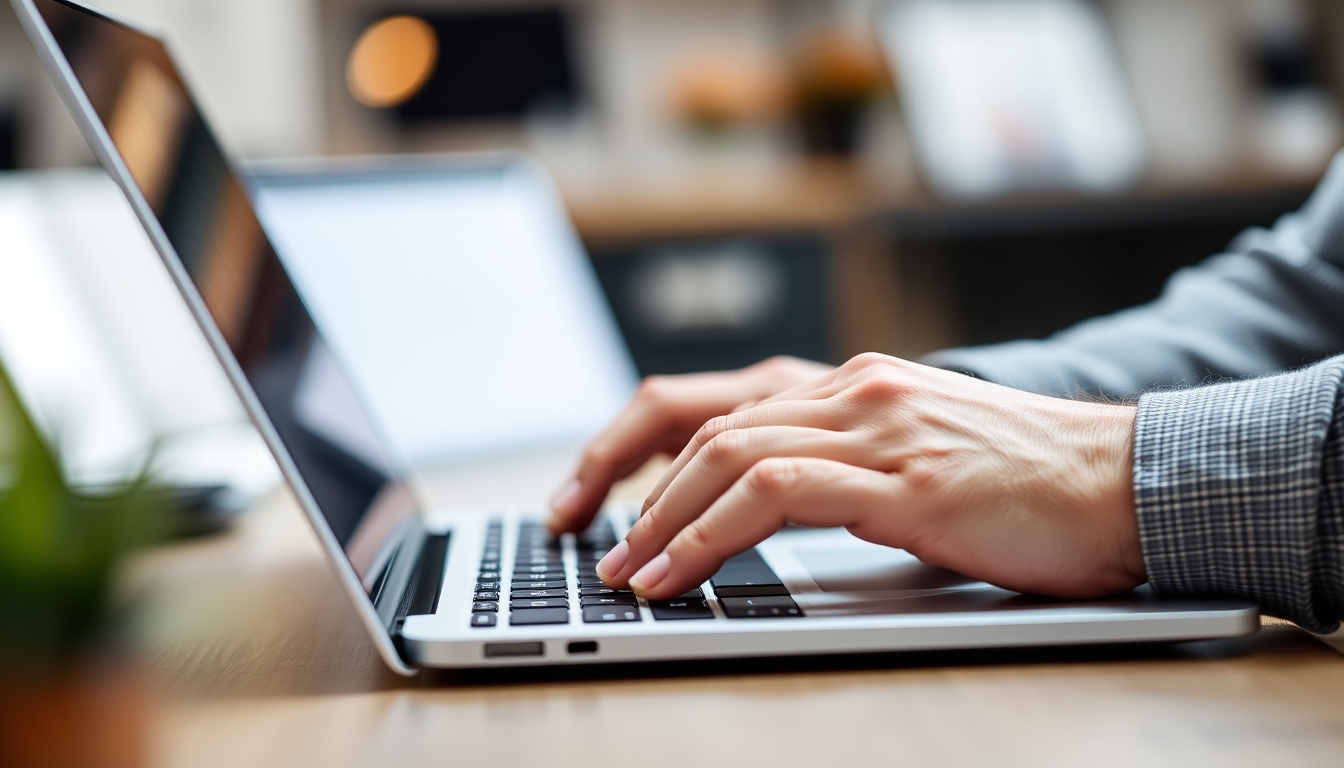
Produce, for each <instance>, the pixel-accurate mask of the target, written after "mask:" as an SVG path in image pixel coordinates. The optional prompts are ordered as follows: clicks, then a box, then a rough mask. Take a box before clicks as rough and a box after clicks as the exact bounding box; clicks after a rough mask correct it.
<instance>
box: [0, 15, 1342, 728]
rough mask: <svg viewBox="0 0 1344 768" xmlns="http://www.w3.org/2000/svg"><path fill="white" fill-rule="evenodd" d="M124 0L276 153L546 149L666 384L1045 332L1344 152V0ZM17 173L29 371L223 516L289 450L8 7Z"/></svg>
mask: <svg viewBox="0 0 1344 768" xmlns="http://www.w3.org/2000/svg"><path fill="white" fill-rule="evenodd" d="M102 4H103V5H104V6H106V7H108V8H110V9H112V10H114V11H117V12H120V13H124V14H126V15H127V16H129V17H131V18H134V19H137V20H142V21H146V22H149V23H150V24H151V25H153V26H156V27H158V28H159V29H161V30H163V31H164V32H165V33H166V35H167V37H168V39H169V40H170V42H171V43H172V46H173V48H174V49H175V52H176V55H177V58H178V61H179V63H180V65H181V66H182V67H183V69H184V70H185V72H186V75H187V76H188V78H189V80H190V81H191V84H192V85H193V87H194V89H195V92H196V94H197V96H198V97H199V99H200V100H201V102H202V106H203V107H204V109H205V111H206V112H207V114H208V115H209V116H210V118H211V122H212V123H213V125H214V126H215V127H216V128H217V130H218V131H219V134H220V138H221V139H222V140H223V142H224V144H225V145H226V146H227V147H228V149H229V150H230V151H231V152H232V153H233V155H234V156H235V157H237V158H240V159H242V160H243V161H244V162H245V163H250V164H252V165H251V167H252V168H254V169H264V168H266V167H273V166H267V162H270V161H276V160H279V159H285V158H330V157H349V156H364V155H403V154H414V153H454V152H479V151H489V150H521V151H524V152H527V153H530V154H531V155H533V156H535V157H536V158H538V159H540V161H541V162H542V163H543V164H544V165H545V166H546V168H548V169H549V171H550V173H551V174H552V175H553V176H554V177H555V180H556V182H557V185H558V189H559V192H560V196H561V198H562V200H563V205H564V206H565V207H566V208H567V210H568V212H569V214H570V216H571V218H572V220H573V222H574V226H575V228H576V230H577V233H578V235H579V238H580V239H581V243H582V246H583V247H582V249H581V250H582V252H583V253H582V258H586V259H590V260H591V263H592V265H593V267H594V268H595V271H596V274H597V276H598V278H599V281H600V284H601V288H602V290H603V291H604V292H605V295H606V298H607V300H608V301H609V303H610V306H611V309H612V310H613V313H614V315H615V317H616V319H617V321H618V323H619V325H620V330H621V332H622V335H623V337H624V341H625V343H626V344H627V345H628V346H629V348H630V350H631V352H632V353H633V358H634V362H635V364H636V365H637V367H638V369H639V373H641V374H653V373H675V372H685V371H695V370H707V369H723V368H730V367H737V366H742V365H746V364H749V363H752V362H755V361H757V360H759V359H761V358H764V357H767V356H769V355H774V354H793V355H798V356H801V357H807V358H812V359H816V360H823V361H831V362H841V361H843V360H845V359H847V358H848V357H850V356H852V355H854V354H857V353H859V352H864V351H879V352H885V353H890V354H894V355H900V356H903V357H907V358H917V357H919V356H920V355H923V354H925V353H928V352H931V351H933V350H936V349H940V348H944V347H949V346H957V345H966V344H984V343H992V342H996V341H1003V340H1008V339H1015V338H1022V337H1041V336H1045V335H1048V334H1050V333H1052V332H1054V331H1057V330H1060V329H1062V328H1065V327H1067V326H1068V325H1070V324H1072V323H1074V322H1077V321H1079V320H1082V319H1084V318H1087V317H1090V316H1093V315H1097V314H1101V313H1105V312H1109V311H1113V310H1117V309H1120V308H1123V307H1126V306H1129V305H1133V304H1136V303H1140V302H1143V301H1146V300H1149V299H1151V298H1154V297H1155V296H1156V295H1157V294H1158V292H1159V290H1160V288H1161V286H1162V284H1163V282H1164V281H1165V280H1166V278H1167V277H1168V276H1169V275H1170V274H1171V273H1172V272H1174V271H1175V270H1177V269H1179V268H1181V267H1183V266H1186V265H1190V264H1193V263H1196V262H1198V261H1200V260H1201V259H1203V258H1205V257H1207V256H1209V255H1212V254H1214V253H1216V252H1218V251H1219V250H1220V249H1221V248H1223V247H1224V246H1225V245H1226V244H1227V243H1228V242H1229V241H1230V239H1231V238H1232V237H1233V236H1234V235H1235V234H1236V233H1237V232H1239V231H1240V230H1242V229H1244V228H1245V227H1248V226H1252V225H1268V224H1270V223H1272V222H1273V221H1274V220H1275V219H1276V218H1277V217H1278V216H1280V215H1282V214H1284V213H1286V212H1288V211H1291V210H1293V209H1295V208H1296V207H1298V206H1299V205H1300V204H1301V203H1302V202H1303V201H1304V200H1305V199H1306V197H1307V195H1308V194H1309V192H1310V190H1311V189H1312V187H1313V186H1314V184H1315V183H1316V181H1317V179H1318V178H1319V177H1320V174H1321V173H1322V171H1323V170H1324V168H1325V166H1326V164H1327V163H1328V162H1329V160H1330V158H1331V156H1332V155H1333V153H1334V152H1335V151H1336V149H1337V148H1338V147H1339V146H1340V145H1341V143H1344V108H1342V107H1341V104H1344V101H1342V100H1344V3H1340V2H1338V0H103V3H102ZM0 171H4V173H0V356H3V367H4V368H5V369H7V370H8V372H9V373H10V374H12V375H13V378H14V379H15V382H16V385H17V389H19V390H21V392H20V394H28V395H32V394H33V393H36V394H37V395H38V397H37V398H36V399H38V400H42V401H43V402H42V403H38V405H45V406H47V407H46V408H45V409H44V408H41V407H39V408H35V409H34V410H37V411H44V413H38V414H37V417H36V418H38V420H39V421H42V420H44V417H45V423H44V424H43V426H44V427H45V432H46V434H47V436H48V437H52V436H53V435H54V442H56V443H58V444H59V447H61V448H62V449H63V451H64V454H65V455H64V457H63V458H64V459H65V460H66V461H67V465H68V464H69V463H70V462H71V461H73V463H74V464H76V465H78V466H79V467H81V468H82V469H83V470H84V471H82V472H76V473H75V474H77V475H79V476H80V477H79V478H77V479H82V480H84V481H88V482H97V481H98V480H100V479H101V478H103V477H104V476H106V477H114V478H115V477H124V476H125V474H126V466H124V465H125V462H126V456H127V455H128V446H131V447H132V448H134V447H135V446H142V447H143V446H145V445H153V446H154V449H155V457H156V458H155V461H156V467H155V469H156V474H157V475H158V476H159V477H161V478H162V479H163V480H165V481H166V482H167V483H169V484H171V485H173V486H174V487H175V488H177V489H179V490H182V489H185V490H187V491H190V492H191V493H192V494H195V495H194V496H191V497H190V499H188V500H186V501H183V500H182V499H175V500H174V501H175V502H176V505H177V506H187V507H192V506H194V507H197V508H199V509H197V513H198V514H195V515H194V516H191V517H187V518H184V519H185V520H187V523H188V524H182V523H179V524H178V529H175V530H174V532H175V533H180V534H182V535H187V534H192V533H204V532H211V531H216V530H220V529H222V528H225V527H227V526H228V525H229V521H230V520H231V519H232V518H231V517H230V514H231V513H232V512H236V511H237V510H240V509H242V508H244V507H245V506H247V505H248V503H249V502H250V501H252V500H254V499H256V498H257V497H259V496H261V495H262V494H264V493H265V492H266V491H267V490H268V489H270V488H273V487H274V486H275V484H276V482H277V476H276V473H275V470H274V465H273V463H272V461H271V459H270V457H269V455H268V454H267V453H266V451H265V449H264V447H263V446H262V445H261V444H260V442H259V440H258V438H257V436H256V434H255V432H254V431H253V430H252V428H251V427H250V425H249V424H248V423H247V421H246V419H245V418H244V414H243V411H242V409H241V407H240V406H239V405H238V402H237V400H236V398H235V396H234V394H233V392H232V391H231V389H230V387H229V385H228V382H227V381H226V380H225V379H224V377H223V376H222V374H221V373H220V371H219V368H218V366H217V364H216V363H215V361H214V360H213V359H212V355H211V352H210V350H209V349H208V348H207V347H206V346H205V345H204V343H203V341H202V339H201V337H200V334H199V332H198V331H197V330H196V328H195V327H194V325H193V323H192V321H191V319H190V317H189V316H188V314H187V312H186V310H185V309H184V307H183V306H182V304H181V302H180V299H179V298H178V297H177V296H176V294H175V289H174V288H173V286H172V285H171V283H170V282H169V280H168V278H167V276H166V275H165V274H164V272H163V270H162V267H161V265H160V264H159V263H158V259H157V257H156V256H155V254H154V253H153V251H152V249H151V248H150V246H149V243H148V240H147V239H146V237H145V235H144V233H143V231H142V230H141V228H140V227H139V225H138V224H137V223H136V222H135V220H134V218H133V216H132V215H131V213H130V210H129V208H128V206H127V205H126V203H125V201H124V199H123V198H122V196H121V193H120V192H119V191H118V190H117V189H116V188H115V187H114V186H113V185H112V184H111V183H110V181H109V180H108V179H107V178H106V177H105V176H104V175H103V173H102V171H101V170H98V169H97V168H96V165H95V163H94V159H93V156H92V154H91V153H90V151H89V149H88V147H87V146H86V144H85V142H84V140H83V139H82V138H81V136H80V134H79V131H78V130H77V128H76V127H75V125H74V123H73V122H72V120H71V118H70V117H69V115H68V113H67V111H66V109H65V107H64V106H63V105H62V103H61V101H60V99H59V97H58V95H57V94H56V92H55V90H54V89H53V88H52V86H51V85H50V84H49V83H48V81H47V78H46V76H45V74H44V73H43V71H42V69H41V67H40V66H39V64H38V61H37V59H36V57H35V54H34V53H33V51H32V48H31V46H30V45H29V44H28V42H27V40H26V39H25V38H24V35H23V33H22V32H21V30H20V29H19V27H18V23H17V21H16V19H15V18H14V16H13V14H12V12H11V10H10V8H9V6H8V4H7V3H0ZM369 257H370V258H382V257H383V256H382V255H380V254H370V255H369ZM380 266H381V265H380ZM338 277H339V276H338ZM439 330H443V329H439ZM448 330H450V331H452V332H454V333H456V332H458V329H456V328H454V329H448ZM473 330H479V329H473ZM426 336H427V334H426ZM417 338H420V337H417ZM505 353H507V350H505ZM529 383H530V382H529ZM28 399H29V400H30V401H31V400H32V399H33V398H31V397H30V398H28ZM28 404H29V405H30V406H32V405H33V403H32V402H29V403H28ZM449 405H453V404H452V403H450V404H449ZM0 437H3V436H2V435H0ZM3 448H4V444H3V441H0V449H3ZM129 455H131V456H132V457H133V458H135V457H137V456H138V457H140V458H141V459H142V458H143V455H144V454H143V451H141V452H140V453H136V451H135V450H131V451H130V454H129ZM0 458H2V457H0ZM568 460H569V458H568V454H566V455H565V456H564V458H563V462H564V463H565V465H564V466H561V467H560V468H559V469H558V470H556V472H557V473H559V472H563V471H565V468H566V467H567V462H568ZM0 463H2V462H0ZM139 466H141V465H140V464H136V463H134V462H132V468H137V467H139ZM67 469H68V466H67ZM550 470H551V467H550V465H547V469H546V471H547V472H550ZM100 473H102V474H100ZM472 473H474V474H475V475H476V476H479V477H481V478H483V479H482V480H481V484H482V485H489V484H490V479H491V478H492V477H494V476H492V475H488V474H482V473H481V472H480V471H479V470H476V469H473V470H471V471H470V472H464V473H463V475H464V476H465V475H467V474H472ZM558 477H560V474H554V475H553V476H552V475H549V474H548V475H546V479H547V481H548V482H549V481H552V480H554V479H555V478H558ZM0 479H3V477H2V476H0ZM458 479H459V480H460V478H458ZM508 490H509V492H510V493H522V494H523V495H530V494H532V490H533V489H531V488H528V489H527V490H525V491H520V490H519V489H518V487H517V486H510V487H509V489H508ZM543 492H544V489H541V490H537V492H536V494H535V497H536V498H540V494H541V493H543ZM529 497H532V496H529ZM291 517H292V515H291ZM296 519H297V518H296ZM267 524H269V523H267ZM259 530H261V534H257V535H255V536H253V537H252V538H246V537H245V538H244V543H246V542H253V543H255V544H256V546H257V547H259V548H261V549H265V550H266V551H268V552H269V551H271V550H273V549H275V547H276V544H275V543H274V542H275V541H277V540H280V539H284V540H286V541H288V540H290V539H294V538H295V537H293V536H288V534H286V536H273V535H271V531H270V530H269V529H259ZM262 534H264V535H262ZM298 538H299V539H302V534H299V535H298ZM304 541H306V539H305V540H304ZM308 543H309V544H311V542H308ZM309 549H310V550H313V551H312V552H309V553H308V554H309V555H312V556H313V557H314V558H315V557H316V555H315V550H314V549H313V548H312V547H311V546H309ZM207 554H208V553H207ZM198 555H201V552H196V554H195V555H193V557H196V556H198ZM197 559H199V560H201V561H202V562H207V564H208V561H209V558H208V557H205V556H203V555H202V556H201V557H198V558H197ZM314 562H315V560H314ZM192 567H200V568H204V567H206V566H198V565H193V566H192ZM101 573H102V572H101V571H99V573H98V575H99V577H100V578H101ZM230 573H231V572H230ZM321 573H322V574H324V573H325V572H321ZM230 578H232V577H230ZM267 578H268V579H269V578H270V577H269V576H268V577H267ZM328 581H329V580H328ZM263 582H264V583H266V584H270V583H271V581H269V580H260V579H259V580H258V583H263ZM321 583H323V584H327V586H330V585H329V584H328V583H327V582H321ZM268 589H269V588H268ZM0 591H2V590H0ZM0 596H3V595H0ZM195 599H196V597H195V595H194V594H191V595H186V594H185V591H184V602H194V601H195ZM331 600H333V601H335V602H336V603H337V604H339V602H340V598H339V596H338V595H337V596H335V597H332V598H331ZM355 636H356V637H359V638H360V639H361V641H362V635H360V634H359V633H358V631H357V627H356V631H355ZM361 647H363V646H361ZM365 651H366V652H367V648H365ZM305 653H306V651H305ZM375 666H376V662H375ZM0 703H2V702H0Z"/></svg>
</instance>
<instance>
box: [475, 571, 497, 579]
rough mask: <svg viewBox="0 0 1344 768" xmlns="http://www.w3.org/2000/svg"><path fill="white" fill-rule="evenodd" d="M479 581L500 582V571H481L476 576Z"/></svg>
mask: <svg viewBox="0 0 1344 768" xmlns="http://www.w3.org/2000/svg"><path fill="white" fill-rule="evenodd" d="M476 580H477V581H499V571H481V572H480V573H478V574H476Z"/></svg>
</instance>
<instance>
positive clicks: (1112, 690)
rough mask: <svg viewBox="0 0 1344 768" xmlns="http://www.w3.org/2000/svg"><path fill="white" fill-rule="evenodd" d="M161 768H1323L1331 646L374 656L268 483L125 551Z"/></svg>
mask: <svg viewBox="0 0 1344 768" xmlns="http://www.w3.org/2000/svg"><path fill="white" fill-rule="evenodd" d="M131 585H132V586H131V588H133V589H138V590H143V592H144V593H145V594H147V595H150V596H151V598H152V599H151V600H150V602H149V605H150V606H151V607H150V609H149V611H148V614H147V615H148V618H149V620H150V621H149V629H148V632H147V634H148V637H149V641H148V648H147V650H148V654H147V662H146V664H147V666H148V668H149V670H150V674H151V676H152V678H153V679H154V680H155V681H156V682H157V683H158V685H159V687H160V688H161V690H162V693H161V695H160V696H159V699H158V701H159V703H158V705H157V706H156V708H155V717H154V723H155V731H154V736H153V745H154V746H153V751H154V755H155V758H156V761H157V763H158V764H162V765H165V766H215V765H219V766H255V767H260V766H270V765H276V766H286V767H287V768H288V767H289V766H296V765H322V766H383V765H430V764H433V765H452V766H468V765H500V766H512V765H517V766H529V767H535V768H557V767H559V766H570V765H574V766H579V765H582V766H621V767H622V768H628V767H629V766H632V765H638V766H677V768H685V767H686V766H688V765H693V764H696V763H702V764H704V763H709V764H715V765H741V766H748V765H770V766H792V765H809V766H819V765H845V764H854V765H868V764H898V765H907V764H908V765H963V764H965V765H996V766H1003V765H1031V766H1054V765H1059V766H1078V765H1088V766H1108V765H1126V766H1128V765H1182V766H1186V765H1219V766H1222V765H1295V766H1309V765H1322V766H1324V765H1339V764H1340V763H1341V761H1342V760H1344V757H1341V755H1344V658H1341V657H1340V656H1339V655H1337V654H1335V653H1334V652H1332V651H1331V650H1329V649H1328V648H1327V647H1326V646H1325V645H1323V644H1322V643H1320V642H1318V641H1316V640H1314V639H1313V638H1311V637H1310V636H1308V635H1306V634H1304V633H1302V632H1300V631H1299V630H1297V629H1295V628H1293V627H1290V626H1287V625H1283V624H1275V623H1271V624H1268V625H1267V626H1266V628H1265V630H1264V631H1262V632H1261V633H1260V634H1259V635H1258V636H1256V637H1253V638H1247V639H1244V640H1237V641H1218V642H1203V643H1191V644H1185V645H1181V646H1176V647H1145V648H1133V647H1130V648H1103V649H1065V650H1058V649H1054V650H1051V649H1047V650H1030V651H1012V652H993V653H990V652H962V653H943V654H920V655H913V656H912V655H907V656H884V657H865V658H861V659H843V660H838V661H837V660H834V659H832V660H821V661H818V660H798V659H788V660H779V661H770V662H763V661H749V662H723V663H716V664H701V665H689V666H677V667H667V666H643V667H638V668H633V669H630V668H626V669H618V670H612V669H599V668H587V669H586V670H579V671H577V672H575V671H572V670H571V671H565V672H560V673H557V672H550V673H545V672H542V673H538V672H530V673H524V674H517V673H513V674H500V673H499V672H498V671H495V672H494V673H490V674H484V675H480V674H477V675H455V674H429V675H422V676H421V677H420V678H417V679H414V680H404V679H400V678H397V677H395V676H394V675H392V674H390V673H388V672H387V671H385V669H384V668H383V665H382V664H381V662H380V661H379V660H378V657H377V656H376V654H375V652H374V650H373V647H372V645H371V644H370V642H369V641H368V640H367V638H366V637H365V636H364V633H363V631H362V629H361V628H360V627H359V625H358V624H357V621H356V619H355V617H354V615H353V612H352V611H351V609H350V608H349V606H348V604H347V603H346V602H345V600H344V598H343V597H342V596H341V594H340V593H339V592H338V590H337V586H336V584H335V583H334V579H333V578H332V577H331V576H330V575H329V573H328V571H327V568H326V565H325V564H324V563H323V561H322V560H321V555H320V553H319V552H318V550H317V547H316V544H315V543H314V540H313V538H312V535H311V534H310V533H309V532H308V531H307V529H306V528H305V524H304V523H303V521H302V520H301V519H300V518H299V515H298V512H297V511H296V510H295V508H294V507H293V506H292V504H291V503H290V501H289V499H288V497H287V496H286V495H284V494H282V493H277V494H276V495H275V496H274V497H272V498H270V499H268V500H267V501H266V502H265V503H264V504H262V505H261V506H260V507H259V508H258V509H257V510H255V511H254V513H253V514H251V515H250V517H249V518H248V519H247V520H246V522H245V524H244V525H243V526H242V527H241V528H240V530H238V531H236V532H234V533H232V534H230V535H229V536H226V537H222V538H220V539H216V540H211V541H203V542H199V543H195V544H189V545H184V546H180V547H176V548H174V549H173V550H170V551H166V552H162V553H158V554H156V555H154V556H152V557H149V558H148V559H146V560H145V561H144V562H143V563H141V564H140V565H139V567H138V568H137V569H136V570H135V572H134V574H133V578H132V579H131Z"/></svg>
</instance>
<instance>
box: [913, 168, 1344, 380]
mask: <svg viewBox="0 0 1344 768" xmlns="http://www.w3.org/2000/svg"><path fill="white" fill-rule="evenodd" d="M1341 210H1344V153H1341V155H1340V158H1339V159H1338V160H1336V162H1335V163H1334V165H1333V166H1332V168H1331V170H1330V172H1329V174H1328V175H1327V176H1326V177H1325V179H1324V180H1323V181H1322V182H1321V184H1320V186H1319V187H1318V188H1317V191H1316V193H1315V195H1313V197H1312V200H1311V201H1310V202H1309V203H1308V204H1307V205H1306V206H1305V207H1304V208H1303V209H1302V210H1301V211H1300V212H1299V213H1296V214H1293V215H1290V216H1285V217H1284V218H1283V219H1282V220H1280V221H1279V223H1278V224H1277V225H1276V226H1275V227H1274V228H1273V229H1272V230H1263V229H1253V230H1249V231H1248V232H1246V233H1245V234H1243V235H1242V236H1241V237H1239V238H1237V240H1236V242H1234V243H1233V244H1232V246H1231V248H1230V250H1229V252H1228V253H1226V254H1224V255H1222V256H1217V257H1214V258H1211V259H1209V260H1207V261H1205V262H1204V263H1202V264H1200V265H1198V266H1196V267H1192V268H1189V269H1185V270H1181V271H1180V272H1178V273H1177V274H1176V275H1175V276H1173V277H1172V279H1171V280H1170V281H1169V282H1168V283H1167V286H1166V288H1165V289H1164V291H1163V293H1162V296H1161V297H1160V298H1159V299H1157V300H1156V301H1154V302H1152V303H1150V304H1148V305H1145V306H1142V307H1136V308H1134V309H1131V310H1127V311H1125V312H1119V313H1116V314H1114V315H1110V316H1107V317H1101V318H1097V319H1095V320H1090V321H1087V322H1085V323H1080V324H1079V325H1077V326H1074V327H1073V328H1070V329H1068V330H1065V331H1063V332H1061V333H1058V334H1056V335H1055V336H1052V337H1051V338H1049V339H1046V340H1043V341H1020V342H1012V343H1009V344H999V345H994V346H989V347H979V348H969V349H955V350H948V351H945V352H941V353H936V354H934V355H931V356H929V357H928V358H926V359H925V360H924V361H923V362H927V363H928V364H930V365H934V366H937V367H940V368H949V369H954V370H963V371H968V372H971V373H974V374H976V375H977V376H979V377H980V378H983V379H987V380H989V381H993V382H996V383H999V384H1005V385H1007V386H1010V387H1014V388H1016V389H1024V390H1027V391H1030V392H1040V393H1042V394H1052V395H1057V396H1061V397H1076V396H1078V395H1093V396H1095V395H1102V396H1107V397H1115V398H1131V397H1137V396H1138V395H1139V394H1142V393H1143V392H1145V391H1149V390H1151V389H1154V388H1156V387H1163V386H1183V387H1191V386H1199V385H1201V384H1204V383H1206V382H1208V381H1210V380H1218V379H1228V378H1245V377H1248V376H1260V375H1264V374H1266V373H1272V372H1275V371H1282V370H1289V369H1293V368H1298V367H1300V366H1303V365H1307V364H1309V363H1312V362H1314V361H1317V360H1322V359H1325V358H1327V357H1329V356H1331V355H1337V354H1339V353H1340V352H1341V351H1344V313H1341V312H1340V311H1339V307H1340V306H1344V218H1341V217H1340V216H1339V215H1338V213H1339V211H1341Z"/></svg>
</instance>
